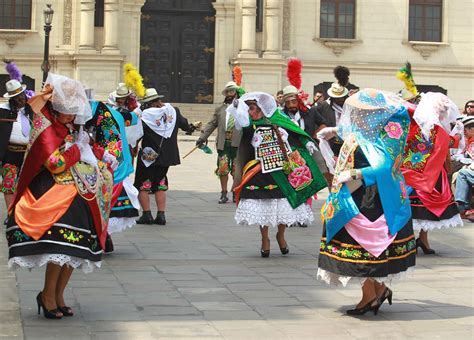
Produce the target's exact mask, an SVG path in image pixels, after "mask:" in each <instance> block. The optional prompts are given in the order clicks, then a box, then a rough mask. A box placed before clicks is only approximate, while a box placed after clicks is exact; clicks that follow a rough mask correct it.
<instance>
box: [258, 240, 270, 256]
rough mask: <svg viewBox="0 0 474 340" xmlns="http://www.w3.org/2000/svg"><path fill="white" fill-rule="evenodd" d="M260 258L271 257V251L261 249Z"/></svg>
mask: <svg viewBox="0 0 474 340" xmlns="http://www.w3.org/2000/svg"><path fill="white" fill-rule="evenodd" d="M268 243H270V239H268ZM260 256H261V257H269V256H270V249H268V250H263V249H260Z"/></svg>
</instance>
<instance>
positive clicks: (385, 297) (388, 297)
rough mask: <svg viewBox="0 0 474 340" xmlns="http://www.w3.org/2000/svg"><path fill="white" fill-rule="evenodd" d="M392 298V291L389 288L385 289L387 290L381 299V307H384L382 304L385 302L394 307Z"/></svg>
mask: <svg viewBox="0 0 474 340" xmlns="http://www.w3.org/2000/svg"><path fill="white" fill-rule="evenodd" d="M392 297H393V292H392V290H391V289H390V288H388V287H385V290H384V292H383V294H382V296H381V297H379V305H382V303H384V302H385V300H388V304H389V305H390V306H391V305H392Z"/></svg>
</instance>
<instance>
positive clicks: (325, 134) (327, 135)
mask: <svg viewBox="0 0 474 340" xmlns="http://www.w3.org/2000/svg"><path fill="white" fill-rule="evenodd" d="M336 136H337V128H335V127H325V128H323V129H321V130H320V131H319V132H318V133H317V134H316V137H318V139H324V140H330V139H331V138H334V137H336Z"/></svg>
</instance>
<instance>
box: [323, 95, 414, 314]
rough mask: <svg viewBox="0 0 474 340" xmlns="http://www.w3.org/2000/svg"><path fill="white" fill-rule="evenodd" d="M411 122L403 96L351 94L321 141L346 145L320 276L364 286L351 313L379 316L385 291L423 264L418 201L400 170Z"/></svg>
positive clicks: (327, 210) (328, 212) (328, 213)
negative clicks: (414, 210)
mask: <svg viewBox="0 0 474 340" xmlns="http://www.w3.org/2000/svg"><path fill="white" fill-rule="evenodd" d="M409 124H410V118H409V116H408V113H407V110H406V109H405V107H404V106H402V105H401V101H400V100H399V99H398V98H397V97H396V96H395V94H385V93H383V92H381V91H379V90H375V89H364V90H362V91H360V92H358V93H356V94H354V95H352V96H351V97H349V98H348V99H347V100H346V102H345V105H344V111H343V113H342V115H341V118H340V120H339V126H338V127H337V128H331V127H328V128H324V129H322V130H321V131H320V132H319V133H318V138H320V139H326V140H329V139H331V138H334V137H335V135H336V134H337V135H339V136H340V137H341V138H342V140H343V141H344V143H343V145H342V147H341V149H340V153H339V157H338V160H337V164H336V170H335V174H334V181H333V183H332V187H331V190H330V193H329V197H328V199H327V201H326V203H325V204H324V206H323V208H322V209H321V215H322V220H323V223H324V230H323V236H322V238H321V246H320V253H319V268H318V279H321V280H323V281H325V282H326V283H328V284H335V285H339V284H342V285H343V286H345V285H346V284H347V283H348V282H350V281H355V282H356V283H358V284H362V299H361V301H360V302H359V303H358V304H357V306H356V308H354V309H351V310H348V311H347V314H350V315H360V314H364V313H366V312H367V311H373V312H374V314H376V313H377V311H378V309H379V308H380V305H381V304H382V303H383V302H384V301H385V299H388V300H389V303H390V304H391V303H392V291H391V290H390V289H389V288H388V287H386V286H385V284H387V283H390V281H391V280H392V279H393V278H397V277H400V276H401V274H402V273H404V272H405V271H407V270H408V269H409V268H410V267H412V266H414V265H415V253H416V246H415V236H414V234H413V227H412V223H411V210H410V200H409V198H408V195H407V189H406V185H405V181H404V178H403V175H402V173H401V170H400V165H401V163H402V153H403V149H404V147H405V141H406V136H407V133H408V128H409Z"/></svg>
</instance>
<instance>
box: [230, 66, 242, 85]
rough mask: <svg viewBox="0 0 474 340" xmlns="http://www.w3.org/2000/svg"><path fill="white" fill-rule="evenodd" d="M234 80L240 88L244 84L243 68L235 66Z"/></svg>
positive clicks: (233, 71)
mask: <svg viewBox="0 0 474 340" xmlns="http://www.w3.org/2000/svg"><path fill="white" fill-rule="evenodd" d="M232 78H233V80H234V81H235V83H236V84H237V86H240V85H241V84H242V68H241V67H240V66H238V65H236V66H234V68H233V70H232Z"/></svg>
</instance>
